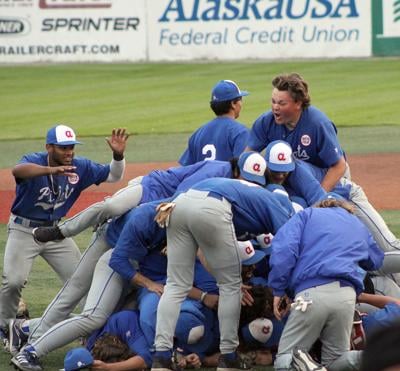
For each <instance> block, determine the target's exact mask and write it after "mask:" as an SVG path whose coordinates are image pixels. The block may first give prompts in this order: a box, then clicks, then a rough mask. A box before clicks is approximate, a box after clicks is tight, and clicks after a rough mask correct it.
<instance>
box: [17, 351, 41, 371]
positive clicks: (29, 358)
mask: <svg viewBox="0 0 400 371" xmlns="http://www.w3.org/2000/svg"><path fill="white" fill-rule="evenodd" d="M11 364H12V365H13V366H14V367H15V368H16V369H17V370H21V371H42V370H43V368H42V366H41V365H40V362H39V358H38V356H37V355H36V353H35V352H28V351H26V350H24V351H22V352H20V353H18V354H17V355H16V356H15V357H13V358H11Z"/></svg>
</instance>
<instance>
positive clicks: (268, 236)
mask: <svg viewBox="0 0 400 371" xmlns="http://www.w3.org/2000/svg"><path fill="white" fill-rule="evenodd" d="M273 238H274V235H273V234H272V233H263V234H259V235H258V236H257V237H256V239H257V242H258V244H259V245H260V247H261V248H262V249H263V251H264V252H266V250H268V249H269V248H270V247H271V245H272V239H273ZM264 249H265V250H264ZM269 251H270V250H268V252H269Z"/></svg>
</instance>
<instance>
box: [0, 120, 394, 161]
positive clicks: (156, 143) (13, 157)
mask: <svg viewBox="0 0 400 371" xmlns="http://www.w3.org/2000/svg"><path fill="white" fill-rule="evenodd" d="M188 136H189V134H179V133H178V134H151V135H147V134H143V135H134V136H132V137H131V138H130V139H129V142H128V146H127V150H126V153H125V157H126V159H127V161H128V162H159V161H177V159H178V158H179V156H180V155H181V154H182V152H183V151H184V149H185V148H186V145H187V138H188ZM339 138H340V142H341V144H342V146H343V148H344V149H345V150H346V153H347V154H350V155H351V154H365V153H383V152H399V150H400V146H399V143H400V126H366V127H342V128H340V129H339ZM83 142H84V145H83V146H76V154H77V155H80V156H85V157H88V158H90V159H92V160H95V161H99V162H107V163H108V162H109V161H110V159H111V152H110V151H109V149H108V146H107V144H106V143H105V141H104V140H103V138H99V137H94V138H93V137H90V138H89V137H88V138H84V140H83ZM42 150H44V139H43V138H42V139H21V140H17V141H0V153H1V154H2V155H1V156H0V169H2V168H9V167H13V166H14V165H15V164H16V162H17V161H18V160H19V159H20V158H21V156H22V155H23V154H25V153H28V152H35V151H42Z"/></svg>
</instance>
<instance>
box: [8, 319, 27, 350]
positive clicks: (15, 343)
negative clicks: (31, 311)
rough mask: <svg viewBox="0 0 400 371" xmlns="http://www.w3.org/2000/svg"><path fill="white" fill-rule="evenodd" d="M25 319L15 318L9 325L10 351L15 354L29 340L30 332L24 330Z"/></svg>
mask: <svg viewBox="0 0 400 371" xmlns="http://www.w3.org/2000/svg"><path fill="white" fill-rule="evenodd" d="M24 322H25V319H14V320H12V321H10V325H9V334H10V335H9V341H10V353H11V354H12V355H13V356H15V355H17V354H18V353H19V351H20V350H21V348H22V347H23V346H24V345H25V344H26V342H27V341H28V334H26V333H25V332H24V331H23V330H22V324H23V323H24Z"/></svg>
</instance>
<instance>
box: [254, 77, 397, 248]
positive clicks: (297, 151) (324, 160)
mask: <svg viewBox="0 0 400 371" xmlns="http://www.w3.org/2000/svg"><path fill="white" fill-rule="evenodd" d="M272 86H273V90H272V104H271V110H269V111H267V112H265V113H263V114H262V115H261V116H260V117H258V118H257V120H256V121H255V122H254V124H253V127H252V129H251V131H250V138H249V141H248V144H247V150H254V151H262V150H263V149H264V148H265V147H266V146H267V145H268V144H269V143H270V142H271V141H274V140H285V141H286V142H288V143H289V144H290V146H291V147H292V149H293V154H294V156H295V157H296V158H298V159H300V160H303V161H306V162H310V163H311V164H313V165H315V166H317V167H319V168H322V169H325V170H324V176H323V178H322V180H321V185H322V187H323V188H324V189H325V190H326V191H331V190H332V189H333V187H335V185H336V184H337V183H338V182H339V181H340V182H341V183H342V184H343V185H344V186H349V188H350V200H351V201H352V202H353V203H354V205H355V207H356V208H355V213H356V215H357V216H358V217H359V218H360V219H361V220H362V221H363V223H364V224H365V225H366V226H367V227H368V229H369V230H370V231H371V233H372V235H373V236H374V238H375V240H376V242H377V243H378V245H379V246H380V247H381V248H382V250H383V251H391V250H394V249H397V250H399V249H400V240H399V239H397V238H396V237H395V236H394V235H393V233H392V232H391V231H390V230H389V228H388V226H387V225H386V223H385V221H384V220H383V218H382V217H381V216H380V215H379V213H378V212H377V211H376V210H375V209H374V208H373V207H372V205H371V204H370V203H369V201H368V199H367V197H366V195H365V193H364V191H363V190H362V188H361V187H360V186H359V185H357V184H356V183H354V182H353V181H351V179H350V171H349V167H348V164H347V163H346V160H345V156H344V152H343V150H342V148H341V147H340V144H339V142H338V138H337V135H336V132H337V130H336V127H335V125H334V124H333V122H332V121H331V120H329V118H328V117H327V116H326V115H325V114H324V113H323V112H321V111H320V110H318V109H317V108H316V107H314V106H312V105H310V102H311V98H310V95H309V93H308V84H307V83H306V81H304V79H303V78H302V77H301V76H300V75H298V74H296V73H292V74H289V75H279V76H277V77H275V78H274V79H273V80H272Z"/></svg>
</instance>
